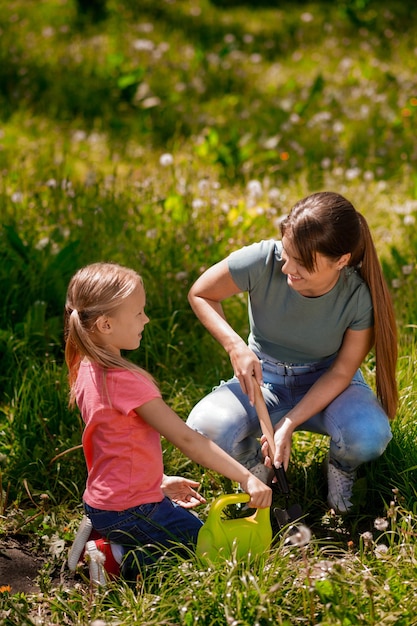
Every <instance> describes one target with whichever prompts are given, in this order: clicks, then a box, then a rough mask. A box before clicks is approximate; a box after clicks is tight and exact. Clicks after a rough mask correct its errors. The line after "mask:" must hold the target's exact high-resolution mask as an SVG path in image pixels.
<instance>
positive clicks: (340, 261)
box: [337, 252, 352, 271]
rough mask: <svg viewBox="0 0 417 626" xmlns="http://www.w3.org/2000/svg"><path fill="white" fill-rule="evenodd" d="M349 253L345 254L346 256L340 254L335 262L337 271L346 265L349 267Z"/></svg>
mask: <svg viewBox="0 0 417 626" xmlns="http://www.w3.org/2000/svg"><path fill="white" fill-rule="evenodd" d="M351 256H352V255H351V253H350V252H347V253H346V254H342V256H341V257H340V258H339V259H338V260H337V269H338V270H339V271H340V270H341V269H343V268H344V267H346V265H349V261H350V259H351Z"/></svg>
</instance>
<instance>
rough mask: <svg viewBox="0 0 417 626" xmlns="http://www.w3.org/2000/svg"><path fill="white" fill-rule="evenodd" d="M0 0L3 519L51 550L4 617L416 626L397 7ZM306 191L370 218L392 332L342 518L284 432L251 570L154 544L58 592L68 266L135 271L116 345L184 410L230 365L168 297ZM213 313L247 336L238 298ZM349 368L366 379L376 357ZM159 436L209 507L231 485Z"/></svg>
mask: <svg viewBox="0 0 417 626" xmlns="http://www.w3.org/2000/svg"><path fill="white" fill-rule="evenodd" d="M0 5H1V11H0V31H1V37H2V44H3V45H2V48H1V51H0V82H1V85H2V89H1V90H0V172H1V177H0V215H1V230H0V286H1V293H2V299H1V303H0V353H1V359H0V431H1V435H2V436H1V439H0V463H1V474H0V477H1V484H0V486H1V494H2V497H1V501H0V504H1V511H0V513H1V515H2V517H1V522H0V532H1V533H2V534H3V535H6V534H11V533H14V534H18V535H19V536H21V535H23V536H25V537H27V538H29V539H30V541H31V543H32V545H33V546H34V548H36V549H37V550H38V551H39V552H41V553H44V554H46V553H48V550H49V548H50V546H51V545H52V544H53V545H54V546H55V556H54V557H52V558H50V563H49V565H45V566H44V568H42V570H41V572H40V576H39V583H40V586H41V589H42V592H43V595H42V596H36V595H34V596H25V595H24V594H14V592H13V590H12V591H11V592H8V591H7V590H5V591H4V592H2V591H0V616H1V618H2V620H3V622H4V623H5V624H6V625H7V626H12V625H15V624H16V625H17V624H19V625H21V624H35V623H39V622H38V621H37V620H38V617H39V619H40V620H41V622H42V623H45V624H48V625H49V624H51V625H52V624H80V625H81V624H82V625H84V624H90V623H92V622H93V621H94V620H95V619H102V620H104V621H105V622H106V623H108V624H126V625H127V624H129V625H131V624H149V625H150V624H184V625H185V626H189V625H191V624H195V623H199V624H207V625H208V624H219V625H220V624H236V625H237V624H247V625H248V626H254V625H255V624H260V625H264V624H269V623H271V624H282V625H291V624H299V623H306V624H325V625H331V624H335V625H336V624H338V625H339V624H343V625H348V624H378V625H384V624H396V625H398V626H408V625H410V624H414V623H416V620H415V617H414V616H415V615H416V614H417V610H416V609H417V607H416V600H415V598H416V592H417V590H416V583H415V571H416V556H417V555H416V541H415V537H416V523H417V493H416V484H417V464H416V458H417V453H416V443H415V442H416V440H417V427H416V425H415V405H416V383H415V369H416V361H417V353H416V339H415V337H416V319H417V301H416V295H415V294H416V288H415V287H416V252H415V251H416V249H417V235H416V230H415V223H416V218H417V176H416V174H415V163H416V153H415V145H414V144H415V140H414V135H415V132H414V128H415V120H416V116H417V89H416V86H415V68H416V53H415V35H416V32H415V25H414V24H415V23H416V21H415V17H416V9H415V7H414V3H411V2H410V3H409V2H405V3H397V2H394V1H393V2H386V3H384V6H383V7H381V6H380V4H378V3H376V2H373V1H372V0H361V1H360V0H351V1H348V0H346V1H344V2H337V3H331V2H325V1H324V0H323V1H322V2H299V3H297V2H296V3H293V2H282V3H279V4H278V3H273V2H266V1H265V2H261V3H251V2H238V1H232V0H230V1H228V2H214V1H213V2H209V1H208V0H203V1H202V2H199V3H196V2H192V1H191V0H190V1H188V0H176V1H167V0H163V1H162V2H159V3H154V2H150V1H148V0H143V1H141V2H136V1H133V0H118V1H117V0H107V2H104V0H103V2H102V3H100V2H94V3H93V2H90V3H85V2H81V0H79V2H78V3H77V2H75V1H73V0H63V1H62V0H43V1H42V2H38V1H36V2H35V1H34V0H33V1H28V0H25V1H23V0H14V1H13V2H8V3H6V2H0ZM86 7H87V8H86ZM166 153H169V154H171V155H172V160H173V162H172V164H171V165H167V166H164V165H162V164H161V161H160V159H161V156H162V155H164V154H166ZM251 180H257V181H258V182H259V183H260V185H261V193H260V195H259V196H257V197H256V198H254V197H253V196H251V194H250V192H249V187H248V183H249V182H250V181H251ZM324 188H326V189H333V190H335V191H339V192H341V193H343V194H345V195H346V196H347V197H349V198H350V199H351V200H352V201H353V203H354V204H355V206H356V208H357V209H358V210H360V211H361V212H363V213H364V214H365V215H366V217H367V219H368V220H369V223H370V225H371V227H372V230H373V232H374V235H375V240H376V244H377V248H378V251H379V253H380V255H381V259H382V261H383V267H384V271H385V274H386V277H387V280H388V282H389V284H390V285H391V286H392V294H393V298H394V303H395V307H396V312H397V319H398V329H399V339H400V359H399V364H398V383H399V387H400V397H401V402H400V407H399V411H398V416H397V419H396V421H395V422H394V423H393V435H394V436H393V440H392V442H391V443H390V445H389V447H388V449H387V451H386V453H385V454H384V455H383V456H382V457H381V458H380V459H378V460H377V461H375V462H374V463H370V464H368V465H367V466H366V467H363V468H361V470H360V474H359V480H358V483H357V487H356V494H355V497H356V500H357V504H358V508H357V509H356V511H355V513H354V514H352V515H350V516H348V518H347V519H346V520H341V519H340V518H338V517H332V516H329V515H328V512H327V510H326V505H325V496H326V484H325V478H324V476H323V473H322V467H321V463H322V460H323V459H324V457H325V455H326V441H325V440H324V439H323V438H321V437H319V436H312V435H305V434H301V433H300V434H297V437H296V445H295V446H294V451H293V457H292V462H291V467H290V470H289V479H290V482H291V486H292V492H293V498H294V501H298V502H300V503H301V504H302V507H303V510H304V511H305V513H306V514H307V515H308V518H307V521H308V524H309V526H310V527H311V529H312V531H313V535H314V536H313V539H312V541H311V542H310V544H309V545H308V546H307V547H305V548H299V547H296V546H295V547H289V546H288V545H284V538H281V539H279V540H278V543H276V544H275V545H274V547H273V548H272V550H271V554H270V555H268V556H267V557H266V561H265V562H264V563H262V564H261V563H259V564H258V565H255V566H254V565H251V566H250V565H249V564H246V563H237V562H235V560H234V559H230V562H228V563H226V564H223V565H221V566H220V565H219V566H218V567H214V568H211V569H210V570H207V569H206V568H202V566H201V564H200V563H199V562H198V561H197V559H196V557H194V556H191V557H190V559H189V560H187V561H185V562H183V561H175V560H174V562H173V561H168V560H167V562H164V563H162V564H161V567H160V568H158V570H157V571H156V572H154V573H153V574H152V575H151V576H149V579H147V580H146V582H145V584H144V586H143V587H142V586H141V587H140V588H138V589H134V590H132V589H131V588H129V587H128V586H126V585H124V584H119V583H117V585H112V586H110V587H109V588H108V589H107V590H106V591H103V592H102V593H98V592H96V591H94V590H92V589H90V588H89V585H88V582H87V581H86V580H85V578H82V577H78V578H77V581H76V586H75V587H74V588H68V587H67V586H66V585H65V584H62V585H58V586H57V587H55V586H54V584H53V583H52V580H53V578H54V576H56V574H57V572H59V571H60V568H61V566H62V563H63V560H64V555H65V552H60V551H59V550H60V549H61V548H63V547H64V548H65V550H66V549H67V548H68V546H69V543H70V541H71V540H72V537H73V534H74V532H75V529H76V525H77V522H78V520H79V517H80V515H81V507H80V500H81V494H82V491H83V488H84V481H85V466H84V460H83V457H82V453H81V451H80V450H79V449H78V448H77V446H78V444H79V443H80V438H81V430H82V426H81V422H80V418H79V416H78V413H77V412H74V411H70V410H69V409H68V407H67V387H66V372H65V368H64V367H63V353H62V309H63V303H64V298H65V291H66V286H67V284H68V280H69V278H70V276H71V275H72V274H73V272H74V271H75V270H76V269H77V268H78V267H80V266H81V265H83V264H85V263H90V262H93V261H96V260H114V261H118V262H121V263H124V264H127V265H131V266H133V267H135V268H136V269H138V270H139V271H140V272H141V273H142V275H143V277H144V280H145V286H146V291H147V301H148V304H147V310H148V313H149V315H150V318H151V322H150V324H149V325H148V326H147V328H146V333H145V336H144V341H143V343H142V346H141V349H140V350H139V351H138V352H137V353H134V354H132V355H131V357H132V358H133V359H134V360H135V361H137V362H139V363H141V364H142V365H143V366H145V367H146V368H147V369H149V370H150V371H151V372H152V373H153V374H154V375H155V376H156V378H157V379H158V380H159V382H160V384H161V388H162V391H163V394H164V398H165V399H166V400H167V402H168V403H169V404H170V405H171V406H172V407H173V408H174V409H175V410H176V411H177V412H178V413H179V414H180V415H181V416H182V417H183V418H186V416H187V415H188V413H189V411H190V409H191V408H192V406H193V405H194V404H195V403H196V402H197V401H198V400H199V399H200V398H201V397H202V395H204V394H205V393H206V392H207V391H208V390H209V389H210V388H211V387H212V386H214V385H215V384H217V383H218V381H219V380H220V379H221V378H226V377H228V376H229V373H230V364H229V362H228V359H227V355H226V354H225V353H224V352H223V351H222V349H221V348H220V347H219V346H218V345H217V344H216V342H215V341H214V340H213V339H212V338H211V337H210V336H209V335H208V333H207V332H206V331H205V330H204V328H203V327H202V326H201V324H200V323H199V322H198V321H197V320H196V318H195V317H194V315H193V313H192V312H191V310H190V308H189V306H188V303H187V291H188V289H189V287H190V285H191V284H192V282H193V280H194V279H195V278H196V277H197V276H198V275H199V274H200V273H201V271H202V270H203V269H204V268H206V267H208V266H209V265H210V264H212V263H214V262H215V261H217V260H219V259H220V258H222V257H223V256H224V255H226V254H227V253H228V252H229V251H231V250H233V249H235V248H238V247H240V246H241V245H244V244H247V243H250V242H251V241H255V240H257V239H260V238H270V237H274V236H276V234H277V232H278V222H279V219H280V217H281V216H282V215H284V214H285V213H286V212H287V211H288V210H289V208H290V207H291V205H292V204H293V203H294V202H295V201H296V200H298V199H299V198H300V197H302V196H304V195H307V194H308V193H310V192H312V191H316V190H319V189H324ZM225 308H226V311H227V315H228V318H229V319H230V321H231V322H232V324H233V326H234V327H235V328H236V329H237V330H238V331H239V332H240V333H241V334H242V336H245V335H246V333H247V313H246V306H245V300H244V298H234V299H231V300H230V301H229V302H227V303H226V304H225ZM365 374H366V376H367V378H368V380H369V381H370V382H371V383H372V382H373V359H372V355H371V356H370V357H369V359H368V360H367V363H366V365H365ZM163 448H164V459H165V465H166V470H167V471H168V472H171V473H179V474H183V475H187V476H190V477H191V476H192V477H196V478H197V479H198V480H201V483H202V492H203V493H204V495H205V496H206V498H207V500H208V502H209V504H210V501H212V499H213V498H214V497H215V496H217V495H218V494H220V493H222V492H223V491H230V489H233V487H234V486H233V485H230V483H229V482H228V481H225V480H224V479H223V478H222V477H220V476H217V475H216V474H214V473H213V472H210V471H206V470H204V469H203V468H201V467H197V466H195V465H194V464H192V463H191V462H190V461H188V460H187V459H185V458H184V457H183V456H182V455H181V454H180V453H179V452H178V451H177V450H175V449H173V447H172V446H171V445H170V444H168V443H167V442H164V443H163ZM209 504H208V505H207V507H204V508H203V510H202V512H201V515H202V516H203V517H204V516H205V515H206V514H207V509H208V506H209ZM377 518H386V519H387V520H388V526H387V529H386V530H384V531H378V530H377V529H375V528H374V521H375V519H377ZM366 532H372V534H373V538H372V540H370V539H369V538H368V539H366V537H367V536H366V535H365V538H364V536H363V533H366ZM57 540H62V542H63V543H61V544H59V542H58V544H57ZM381 545H384V546H386V547H385V548H381V547H379V546H381ZM57 546H58V547H57ZM59 546H60V547H59ZM0 582H1V583H2V582H3V581H0ZM4 583H5V584H7V581H4ZM173 588H175V600H176V601H175V602H173V601H172V589H173Z"/></svg>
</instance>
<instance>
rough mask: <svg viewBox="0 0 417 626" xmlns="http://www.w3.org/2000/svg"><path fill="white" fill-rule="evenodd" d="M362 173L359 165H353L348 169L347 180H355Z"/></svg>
mask: <svg viewBox="0 0 417 626" xmlns="http://www.w3.org/2000/svg"><path fill="white" fill-rule="evenodd" d="M360 173H361V171H360V169H359V168H358V167H351V168H349V169H347V170H346V173H345V176H346V178H347V180H354V179H355V178H358V176H359V175H360Z"/></svg>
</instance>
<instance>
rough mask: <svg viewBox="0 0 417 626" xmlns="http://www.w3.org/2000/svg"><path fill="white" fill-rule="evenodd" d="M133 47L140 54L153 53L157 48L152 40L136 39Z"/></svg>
mask: <svg viewBox="0 0 417 626" xmlns="http://www.w3.org/2000/svg"><path fill="white" fill-rule="evenodd" d="M132 47H133V49H134V50H137V51H138V52H143V51H144V52H152V50H153V49H154V48H155V44H154V42H153V41H151V40H150V39H135V41H134V42H133V44H132Z"/></svg>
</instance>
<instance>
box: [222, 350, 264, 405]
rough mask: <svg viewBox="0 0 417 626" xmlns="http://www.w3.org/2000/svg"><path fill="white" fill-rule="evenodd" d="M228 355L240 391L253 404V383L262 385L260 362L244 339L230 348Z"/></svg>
mask: <svg viewBox="0 0 417 626" xmlns="http://www.w3.org/2000/svg"><path fill="white" fill-rule="evenodd" d="M229 357H230V362H231V364H232V367H233V371H234V374H235V376H236V378H237V379H238V380H239V382H240V386H241V387H242V391H243V392H244V393H246V394H247V396H248V398H249V402H250V403H251V405H252V406H253V405H254V403H255V388H254V385H258V387H259V385H262V366H261V362H260V360H259V359H258V357H257V356H256V354H255V353H254V352H252V350H251V349H250V348H248V346H247V345H246V344H245V342H244V341H241V342H240V343H238V344H237V345H236V346H235V347H234V348H233V349H232V350H230V352H229Z"/></svg>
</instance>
